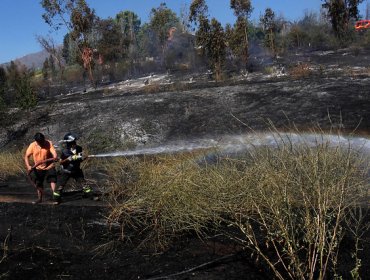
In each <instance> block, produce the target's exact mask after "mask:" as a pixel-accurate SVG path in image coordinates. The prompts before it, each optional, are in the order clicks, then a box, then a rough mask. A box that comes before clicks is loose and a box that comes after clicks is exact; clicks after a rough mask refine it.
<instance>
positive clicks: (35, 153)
mask: <svg viewBox="0 0 370 280" xmlns="http://www.w3.org/2000/svg"><path fill="white" fill-rule="evenodd" d="M31 155H32V157H33V161H34V162H35V163H36V162H39V161H42V160H45V159H48V158H56V157H57V152H56V151H55V148H54V146H53V143H51V141H49V140H45V145H44V147H41V146H40V145H39V144H37V142H36V141H35V142H32V143H31V144H30V145H29V146H28V148H27V151H26V157H29V156H31ZM53 167H54V163H53V162H47V163H43V164H40V165H39V166H37V167H36V169H39V170H48V169H50V168H53Z"/></svg>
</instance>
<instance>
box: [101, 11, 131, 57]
mask: <svg viewBox="0 0 370 280" xmlns="http://www.w3.org/2000/svg"><path fill="white" fill-rule="evenodd" d="M97 28H98V30H99V31H98V32H99V37H100V39H99V41H98V44H97V46H98V49H99V50H100V51H99V53H100V55H102V56H103V57H104V61H105V62H115V61H118V60H120V59H122V58H123V57H124V56H125V50H124V49H123V48H122V47H121V46H120V44H119V41H120V40H121V37H122V36H121V32H120V27H119V26H118V25H117V24H116V22H115V21H114V20H113V19H111V18H108V19H104V20H99V21H98V27H97Z"/></svg>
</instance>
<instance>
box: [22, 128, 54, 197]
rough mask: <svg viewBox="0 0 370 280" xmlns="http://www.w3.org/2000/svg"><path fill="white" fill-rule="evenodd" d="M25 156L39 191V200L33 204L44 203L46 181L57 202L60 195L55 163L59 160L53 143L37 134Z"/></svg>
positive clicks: (28, 169) (30, 174)
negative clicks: (31, 161) (57, 187)
mask: <svg viewBox="0 0 370 280" xmlns="http://www.w3.org/2000/svg"><path fill="white" fill-rule="evenodd" d="M34 140H35V141H34V142H32V143H31V144H30V145H29V146H28V148H27V150H26V154H25V156H24V162H25V164H26V168H27V171H28V174H29V177H30V179H31V180H32V183H33V184H34V186H35V187H36V190H37V200H36V201H34V202H33V204H38V203H41V202H42V199H43V192H44V188H43V185H44V181H45V180H46V181H47V182H48V183H50V187H51V190H52V192H53V198H54V200H55V201H56V202H57V201H58V200H59V197H60V195H59V193H58V191H56V181H57V173H56V169H55V164H54V162H55V161H56V160H57V152H56V151H55V149H54V146H53V143H52V142H51V141H49V140H46V139H45V136H44V135H43V134H42V133H40V132H37V133H36V134H35V136H34ZM31 157H32V158H33V162H34V165H33V166H31V164H30V158H31Z"/></svg>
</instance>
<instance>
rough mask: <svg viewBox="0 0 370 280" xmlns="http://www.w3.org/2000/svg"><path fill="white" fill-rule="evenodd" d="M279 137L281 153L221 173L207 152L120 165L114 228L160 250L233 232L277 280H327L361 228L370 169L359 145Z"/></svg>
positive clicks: (262, 154)
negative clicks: (187, 238)
mask: <svg viewBox="0 0 370 280" xmlns="http://www.w3.org/2000/svg"><path fill="white" fill-rule="evenodd" d="M276 137H277V138H278V139H277V140H278V141H279V140H281V141H280V142H279V143H280V144H279V145H278V147H255V148H253V149H251V150H250V151H249V152H248V153H247V154H245V155H243V156H240V157H239V158H233V159H232V158H222V159H221V158H220V159H219V160H218V161H216V162H213V163H212V164H209V163H207V162H206V161H199V160H200V158H202V154H199V153H190V154H181V155H168V156H160V157H150V158H149V157H147V158H143V159H140V160H139V159H136V160H129V159H115V160H114V161H113V162H112V161H110V162H109V169H108V170H110V171H111V174H110V180H109V184H110V190H111V191H110V196H109V201H110V202H111V212H110V215H109V217H108V219H109V221H110V222H112V223H119V224H120V225H121V238H122V239H130V237H131V235H130V234H132V231H134V232H135V235H136V236H139V237H140V238H141V240H143V241H142V243H141V245H143V246H148V245H149V246H156V247H157V248H164V247H165V246H166V245H167V244H168V242H169V241H170V240H171V239H172V238H174V237H178V236H180V235H181V234H184V233H187V232H192V233H196V234H198V235H199V236H204V235H206V234H207V233H208V232H209V230H210V229H213V230H217V229H220V230H221V228H222V227H220V225H221V224H222V225H225V224H227V225H229V226H231V227H233V228H235V229H238V231H239V233H237V234H236V235H232V236H230V237H231V238H232V239H234V240H239V241H240V242H241V244H243V245H244V246H247V247H249V248H251V249H252V250H254V251H255V252H256V253H257V255H259V256H260V257H261V258H262V259H263V260H264V261H265V263H266V264H267V265H269V266H270V268H271V269H272V270H273V271H274V272H275V275H276V277H277V278H279V279H287V278H291V279H314V278H315V279H316V278H317V279H324V278H325V277H326V276H327V273H328V271H330V273H332V274H333V273H335V270H336V265H337V259H336V258H337V253H338V250H339V244H340V241H341V239H342V238H343V236H344V235H345V234H350V231H349V229H351V228H353V225H355V224H356V225H358V223H359V222H358V221H359V218H358V215H356V212H355V211H352V210H353V209H355V207H356V206H358V205H359V203H360V200H361V199H363V198H364V196H366V192H367V191H368V187H369V185H368V184H369V180H368V177H367V174H366V172H367V170H368V169H367V168H368V166H366V165H365V161H364V160H363V159H362V158H361V154H358V153H356V152H355V151H354V150H353V149H352V147H350V146H349V145H342V146H340V147H333V146H332V145H330V143H329V142H325V141H319V140H320V137H318V141H317V145H316V146H314V147H313V146H311V145H310V144H306V143H301V144H299V145H293V144H292V141H290V140H289V139H286V138H285V137H284V139H283V137H282V136H280V135H279V134H277V135H276ZM280 137H281V139H279V138H280ZM322 139H324V138H322ZM348 213H351V215H348ZM349 217H352V218H349ZM240 234H241V235H240ZM358 236H360V235H358ZM356 262H357V261H356Z"/></svg>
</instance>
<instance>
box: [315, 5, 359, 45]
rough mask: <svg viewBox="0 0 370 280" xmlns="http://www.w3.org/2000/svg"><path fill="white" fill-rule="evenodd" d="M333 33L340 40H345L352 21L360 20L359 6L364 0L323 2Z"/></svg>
mask: <svg viewBox="0 0 370 280" xmlns="http://www.w3.org/2000/svg"><path fill="white" fill-rule="evenodd" d="M322 1H323V2H324V3H323V4H322V7H323V8H324V9H326V11H327V15H328V17H329V19H330V22H331V25H332V28H333V31H334V33H335V35H336V36H337V37H338V38H343V37H344V36H345V34H346V32H347V31H348V26H349V22H350V20H351V19H356V20H357V19H358V18H359V10H358V5H359V4H361V3H362V2H363V1H364V0H322Z"/></svg>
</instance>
